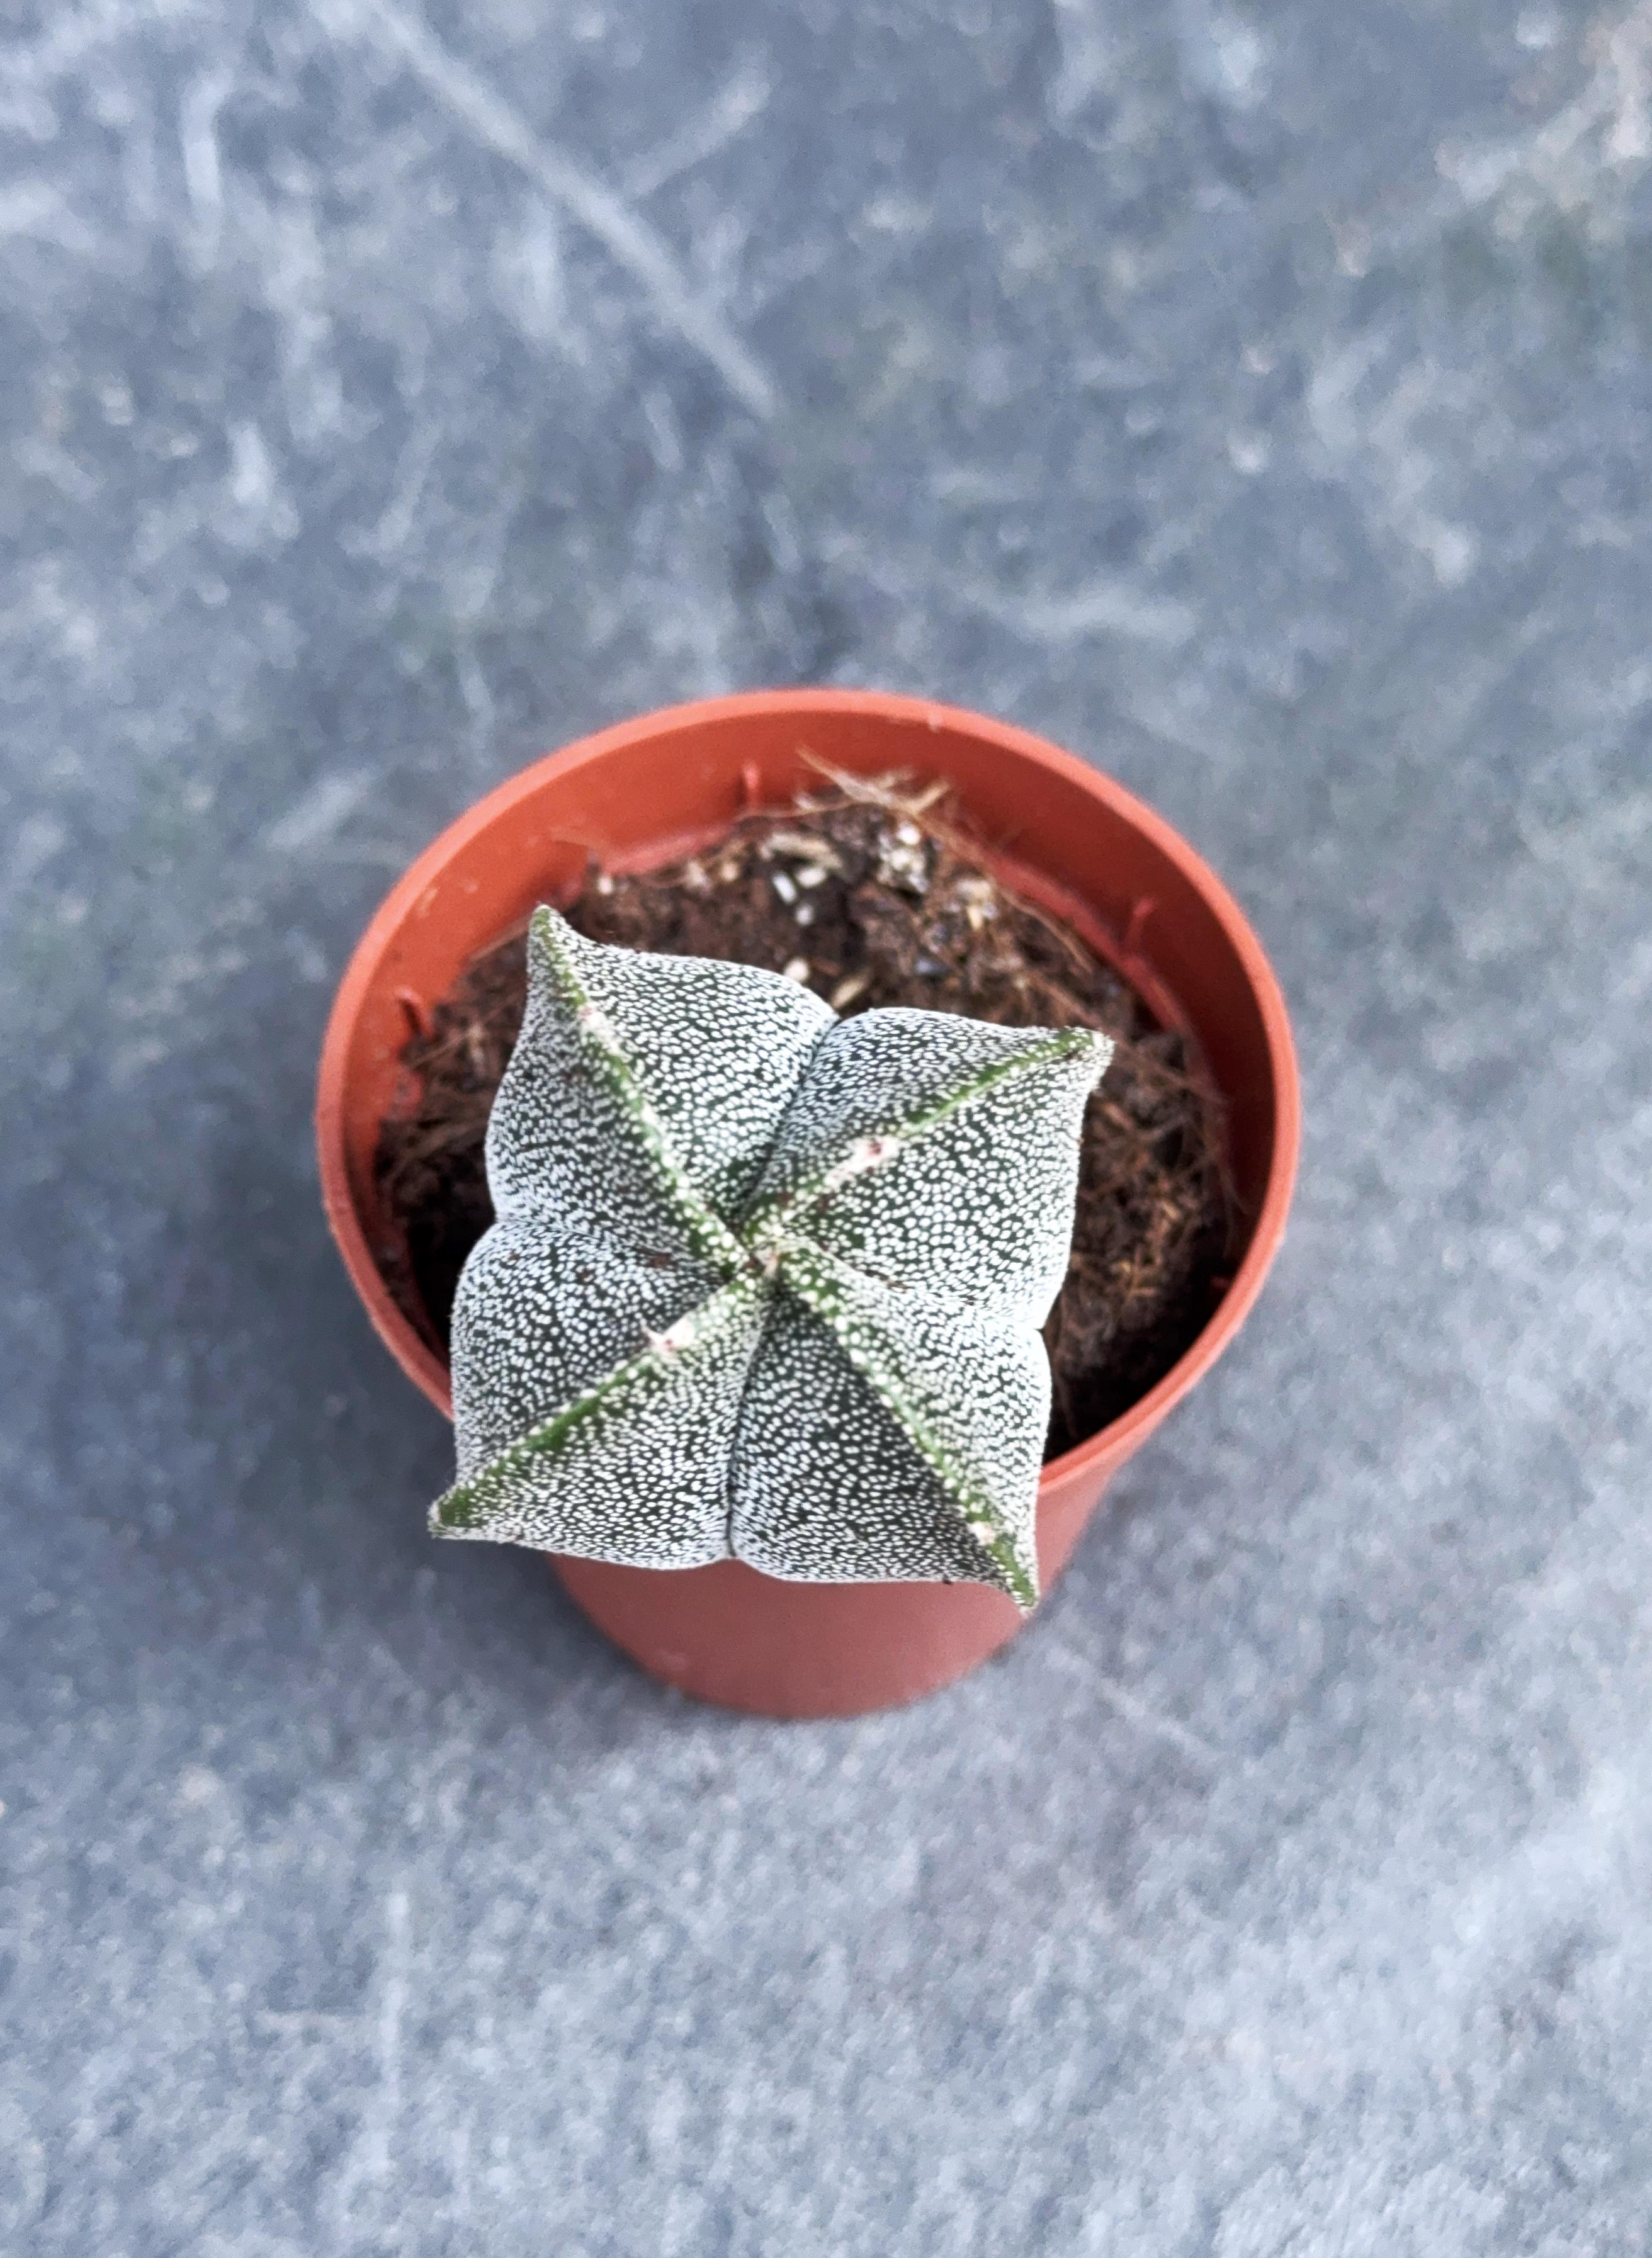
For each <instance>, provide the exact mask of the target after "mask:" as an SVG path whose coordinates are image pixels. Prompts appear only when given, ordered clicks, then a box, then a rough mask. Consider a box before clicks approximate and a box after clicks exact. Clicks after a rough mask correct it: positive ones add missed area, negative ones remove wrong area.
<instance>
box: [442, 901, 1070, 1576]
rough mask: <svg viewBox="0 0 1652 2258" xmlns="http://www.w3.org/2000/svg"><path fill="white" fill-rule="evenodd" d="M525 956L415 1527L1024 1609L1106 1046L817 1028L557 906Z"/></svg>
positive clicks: (902, 1020) (716, 967)
mask: <svg viewBox="0 0 1652 2258" xmlns="http://www.w3.org/2000/svg"><path fill="white" fill-rule="evenodd" d="M528 962H529V983H528V1006H527V1012H526V1015H525V1017H524V1019H523V1026H522V1033H521V1034H520V1035H519V1037H518V1038H517V1041H516V1049H515V1051H514V1053H513V1054H512V1056H511V1061H510V1064H509V1068H508V1069H507V1070H506V1073H505V1077H504V1080H503V1082H502V1083H501V1085H500V1089H499V1094H498V1096H497V1097H496V1099H495V1104H494V1110H493V1114H492V1117H491V1119H490V1121H489V1125H488V1185H489V1189H490V1190H491V1192H492V1195H493V1200H494V1207H495V1222H494V1224H493V1225H492V1226H491V1228H490V1229H489V1230H488V1232H486V1233H485V1234H484V1236H483V1237H482V1239H481V1240H480V1241H479V1242H478V1244H477V1246H475V1248H474V1250H473V1252H472V1253H471V1256H470V1259H469V1260H468V1261H467V1263H466V1267H465V1272H464V1275H463V1277H462V1278H461V1279H460V1282H459V1294H458V1298H457V1300H456V1301H455V1303H454V1307H453V1323H452V1365H453V1418H454V1428H455V1433H456V1437H457V1441H458V1454H459V1468H458V1472H459V1479H458V1480H457V1481H456V1483H455V1484H454V1486H453V1488H452V1489H450V1490H449V1491H448V1492H447V1493H446V1495H445V1496H444V1497H442V1498H440V1499H438V1502H436V1504H435V1505H434V1506H432V1508H431V1530H432V1531H433V1532H434V1533H435V1534H436V1535H438V1536H442V1537H474V1538H482V1539H490V1540H495V1541H499V1542H504V1543H510V1544H527V1545H532V1546H534V1547H537V1548H538V1549H539V1550H542V1551H552V1552H567V1553H573V1554H578V1555H580V1556H582V1557H584V1558H587V1559H606V1560H616V1561H622V1562H625V1563H628V1564H630V1565H631V1566H639V1567H653V1568H687V1567H697V1566H702V1565H704V1564H705V1563H706V1562H708V1561H711V1560H718V1559H727V1558H729V1557H730V1556H732V1557H734V1558H737V1559H743V1560H745V1561H748V1562H749V1563H750V1564H751V1566H753V1567H756V1568H759V1569H761V1570H763V1571H764V1572H765V1573H767V1574H769V1575H773V1576H780V1577H787V1578H791V1579H794V1580H805V1581H815V1582H830V1583H844V1582H860V1581H870V1580H908V1579H915V1580H928V1581H943V1582H958V1581H972V1582H977V1583H985V1584H992V1585H995V1586H997V1587H999V1588H1000V1590H1003V1591H1006V1592H1008V1593H1009V1594H1011V1596H1012V1597H1013V1598H1014V1599H1015V1601H1016V1602H1017V1603H1018V1604H1019V1605H1020V1606H1022V1607H1023V1608H1030V1607H1031V1606H1033V1605H1034V1604H1035V1603H1036V1600H1037V1596H1038V1565H1037V1553H1036V1544H1035V1530H1034V1521H1035V1515H1036V1501H1037V1489H1038V1474H1039V1467H1040V1464H1041V1459H1042V1453H1043V1437H1044V1431H1045V1428H1046V1425H1047V1424H1048V1420H1049V1411H1050V1372H1049V1366H1048V1362H1047V1360H1046V1359H1045V1355H1044V1350H1043V1341H1042V1340H1041V1338H1040V1337H1039V1327H1040V1326H1041V1324H1043V1319H1044V1317H1046V1315H1047V1314H1048V1312H1049V1310H1050V1303H1052V1302H1053V1300H1054V1299H1055V1296H1056V1294H1057V1290H1058V1289H1059V1287H1060V1284H1061V1280H1062V1275H1063V1273H1064V1271H1065V1267H1066V1259H1067V1251H1068V1246H1069V1242H1070V1240H1071V1237H1072V1211H1073V1201H1074V1196H1075V1190H1076V1186H1077V1178H1078V1156H1079V1127H1080V1124H1081V1121H1082V1118H1083V1112H1084V1105H1085V1101H1086V1097H1088V1095H1089V1093H1090V1091H1091V1090H1092V1089H1093V1087H1094V1085H1095V1083H1096V1082H1097V1080H1098V1079H1099V1077H1100V1075H1101V1074H1102V1072H1103V1071H1104V1070H1105V1069H1106V1066H1107V1060H1108V1058H1109V1057H1110V1055H1111V1054H1112V1045H1111V1044H1110V1042H1109V1041H1108V1040H1107V1037H1106V1036H1105V1035H1100V1034H1096V1033H1092V1032H1091V1031H1090V1030H1088V1029H1086V1028H1069V1029H1065V1030H1061V1031H1058V1032H1055V1031H1050V1030H1048V1029H1042V1028H1022V1027H1000V1026H988V1025H986V1023H985V1022H982V1021H978V1020H973V1019H959V1018H957V1017H954V1016H952V1015H951V1014H949V1013H945V1012H921V1011H908V1010H892V1011H873V1012H863V1013H861V1014H860V1015H859V1016H858V1018H856V1019H838V1018H837V1015H836V1014H835V1013H834V1012H832V1011H831V1010H830V1007H829V1006H828V1005H826V1004H825V1003H823V1002H822V1000H821V998H819V997H817V996H815V995H814V994H812V993H811V992H810V991H809V990H808V989H806V988H803V987H801V986H799V985H798V984H797V983H794V982H793V981H790V980H787V979H783V978H782V977H780V976H779V975H778V974H775V973H772V972H765V971H761V970H759V969H757V968H755V967H753V966H751V965H741V964H724V963H720V962H710V961H709V960H706V959H702V958H697V957H678V956H657V955H640V954H637V953H636V952H634V951H632V950H630V949H623V948H605V947H603V946H602V945H601V944H599V943H597V942H595V941H587V940H585V939H584V938H583V937H582V936H581V935H580V934H577V933H575V932H574V931H573V927H571V926H569V925H568V924H567V922H566V920H565V919H563V918H561V917H560V916H559V915H558V913H557V912H555V911H554V910H552V909H545V908H542V909H539V910H538V911H536V912H535V913H534V918H533V921H532V925H531V927H530V934H529V946H528Z"/></svg>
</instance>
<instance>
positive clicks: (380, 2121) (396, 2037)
mask: <svg viewBox="0 0 1652 2258" xmlns="http://www.w3.org/2000/svg"><path fill="white" fill-rule="evenodd" d="M384 1918H385V1926H386V1928H387V1930H388V1935H387V1937H386V1940H385V1947H384V1963H383V1988H382V1991H381V1995H380V2000H379V2032H378V2049H377V2051H378V2057H379V2062H378V2067H379V2086H378V2091H377V2094H376V2095H375V2097H374V2109H373V2117H372V2121H371V2123H370V2124H369V2126H368V2127H367V2172H368V2175H369V2176H370V2177H372V2178H374V2179H375V2180H388V2178H389V2176H390V2162H391V2156H390V2148H391V2142H392V2140H393V2138H394V2135H395V2122H396V2119H397V2118H398V2117H399V2116H400V2115H401V2112H402V2020H403V2018H404V2017H405V2015H406V2013H407V2000H408V1979H409V1972H410V1963H411V1958H412V1952H411V1921H410V1918H409V1904H408V1894H407V1892H406V1891H405V1890H400V1889H397V1890H392V1891H391V1892H390V1893H389V1895H388V1898H387V1899H385V1901H384Z"/></svg>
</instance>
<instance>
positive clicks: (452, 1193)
mask: <svg viewBox="0 0 1652 2258" xmlns="http://www.w3.org/2000/svg"><path fill="white" fill-rule="evenodd" d="M564 913H565V915H566V917H567V919H568V920H569V922H570V923H571V924H572V925H573V926H574V927H577V929H578V930H579V931H580V932H581V933H583V934H586V935H587V937H588V938H589V939H591V940H593V941H609V942H616V943H618V944H620V945H621V946H623V947H626V948H644V949H657V950H663V951H665V952H666V953H667V954H672V955H690V956H710V957H721V958H724V959H728V960H731V961H733V962H737V963H743V964H761V965H765V966H766V967H768V968H769V969H771V970H773V971H778V972H786V973H788V974H789V975H790V976H792V977H793V978H794V979H796V980H799V981H802V982H805V983H807V984H808V986H810V987H812V988H813V989H815V991H816V992H817V993H818V994H820V995H822V996H823V997H825V998H826V999H827V1001H828V1002H829V1003H830V1005H832V1007H833V1009H834V1010H835V1011H837V1012H840V1013H843V1014H845V1015H849V1014H853V1013H855V1012H863V1011H867V1010H870V1009H872V1007H873V1006H874V1005H896V1004H907V1005H921V1006H922V1007H923V1008H925V1009H928V1010H930V1011H938V1012H960V1013H963V1014H965V1016H967V1017H969V1018H972V1019H989V1020H993V1021H996V1022H997V1023H998V1024H1000V1026H1042V1027H1071V1026H1086V1027H1098V1028H1100V1029H1101V1030H1102V1032H1103V1033H1107V1034H1108V1035H1111V1036H1112V1037H1113V1039H1114V1043H1115V1045H1116V1046H1117V1047H1116V1049H1115V1051H1114V1058H1113V1062H1112V1065H1111V1066H1110V1067H1109V1069H1108V1070H1107V1076H1106V1079H1105V1081H1104V1082H1103V1083H1102V1085H1101V1087H1100V1090H1097V1092H1096V1093H1095V1095H1094V1096H1093V1097H1092V1099H1091V1101H1090V1104H1089V1108H1088V1111H1087V1112H1086V1118H1085V1126H1084V1137H1083V1146H1082V1153H1081V1159H1080V1168H1079V1201H1078V1212H1077V1219H1076V1224H1075V1228H1074V1232H1073V1241H1072V1257H1071V1260H1070V1262H1069V1265H1068V1270H1067V1275H1066V1280H1065V1284H1064V1285H1063V1288H1062V1290H1061V1293H1060V1296H1059V1297H1058V1298H1057V1303H1056V1305H1055V1308H1054V1310H1052V1311H1051V1313H1050V1320H1049V1323H1048V1324H1047V1325H1046V1326H1045V1328H1044V1338H1045V1342H1046V1345H1047V1346H1048V1348H1049V1351H1050V1370H1051V1376H1052V1381H1053V1411H1052V1416H1051V1421H1050V1436H1049V1441H1048V1445H1047V1452H1046V1455H1048V1456H1050V1457H1054V1456H1056V1455H1057V1453H1059V1452H1062V1451H1065V1450H1067V1449H1070V1448H1071V1447H1072V1445H1074V1444H1075V1443H1078V1442H1080V1441H1082V1440H1083V1439H1084V1438H1086V1436H1088V1435H1092V1434H1093V1433H1095V1431H1097V1429H1098V1428H1100V1427H1102V1426H1105V1425H1106V1424H1107V1421H1108V1420H1110V1419H1113V1418H1115V1417H1118V1415H1119V1414H1120V1413H1121V1412H1122V1411H1124V1410H1126V1409H1128V1408H1129V1405H1130V1404H1131V1403H1133V1402H1136V1399H1137V1398H1138V1397H1139V1396H1141V1395H1143V1394H1144V1393H1145V1392H1146V1390H1147V1389H1148V1388H1150V1387H1151V1386H1152V1385H1153V1384H1154V1382H1155V1381H1157V1380H1158V1379H1160V1378H1161V1377H1162V1376H1163V1374H1164V1373H1165V1372H1167V1371H1168V1370H1169V1368H1170V1367H1171V1365H1172V1364H1173V1363H1174V1362H1175V1361H1176V1359H1177V1358H1178V1356H1179V1355H1180V1354H1181V1353H1182V1352H1183V1350H1184V1349H1185V1348H1186V1347H1187V1346H1189V1345H1190V1343H1191V1342H1192V1340H1193V1338H1194V1336H1195V1335H1196V1334H1197V1333H1198V1332H1199V1331H1200V1328H1201V1327H1202V1325H1203V1324H1204V1323H1205V1321H1206V1319H1207V1317H1208V1316H1209V1315H1210V1312H1211V1310H1212V1309H1213V1308H1214V1303H1215V1301H1216V1299H1217V1298H1218V1296H1219V1295H1220V1292H1221V1287H1222V1286H1223V1285H1224V1284H1225V1282H1226V1273H1227V1270H1228V1264H1229V1260H1230V1242H1231V1234H1232V1228H1233V1214H1232V1202H1231V1198H1230V1196H1229V1194H1228V1188H1227V1182H1226V1175H1225V1170H1224V1168H1223V1166H1222V1161H1221V1122H1220V1119H1219V1117H1218V1112H1217V1107H1216V1102H1215V1100H1214V1097H1213V1096H1212V1095H1211V1093H1210V1091H1209V1090H1208V1089H1207V1086H1206V1085H1205V1083H1204V1082H1203V1080H1202V1078H1201V1077H1200V1076H1199V1075H1198V1074H1197V1073H1196V1072H1195V1071H1194V1070H1193V1063H1192V1062H1190V1060H1189V1059H1188V1057H1187V1055H1186V1046H1185V1045H1184V1043H1183V1040H1182V1038H1181V1037H1180V1036H1179V1035H1178V1034H1177V1033H1174V1032H1172V1031H1171V1030H1167V1029H1164V1028H1161V1027H1158V1026H1156V1025H1155V1024H1154V1022H1153V1020H1152V1019H1151V1016H1150V1013H1149V1012H1148V1011H1147V1009H1146V1007H1145V1006H1144V1005H1143V1002H1142V1000H1141V998H1139V997H1138V996H1137V995H1136V991H1135V990H1134V989H1132V988H1131V987H1130V986H1129V983H1128V982H1126V981H1124V980H1123V979H1122V978H1121V977H1120V976H1119V975H1118V974H1117V973H1115V972H1114V971H1113V970H1112V969H1111V968H1110V967H1108V966H1107V965H1106V964H1103V963H1102V962H1100V961H1099V960H1098V959H1097V958H1096V957H1095V956H1093V955H1092V954H1091V952H1090V951H1089V950H1088V949H1087V948H1085V947H1084V946H1083V944H1082V943H1081V942H1080V941H1079V940H1078V939H1077V938H1076V936H1075V935H1073V934H1071V933H1069V932H1067V931H1066V930H1065V928H1064V927H1060V926H1059V925H1057V924H1056V923H1055V922H1053V921H1052V920H1050V919H1049V918H1047V917H1045V916H1043V914H1042V913H1041V912H1039V911H1037V910H1036V909H1034V908H1032V907H1031V906H1029V905H1028V904H1026V903H1023V902H1021V901H1018V900H1016V899H1015V898H1014V897H1013V896H1011V895H1009V894H1008V893H1007V892H1006V891H1004V889H1003V888H1002V887H1001V886H1000V884H998V882H997V881H996V880H995V879H994V878H993V877H992V875H991V874H990V872H989V871H987V870H986V869H985V868H984V867H983V864H982V862H981V860H980V850H979V848H978V847H976V846H975V845H974V844H973V843H972V841H970V840H969V838H968V836H967V835H966V834H965V833H963V832H962V831H960V830H959V829H958V827H957V826H956V825H955V823H954V822H953V821H951V820H950V818H949V814H948V811H947V809H946V806H945V803H944V800H943V797H942V795H941V794H940V793H939V792H937V791H936V788H934V787H930V788H929V790H928V791H927V792H926V791H916V792H915V791H912V790H910V789H908V788H905V787H904V786H903V785H901V782H900V781H899V780H898V779H886V780H883V781H879V782H868V781H867V780H866V779H864V778H854V779H851V778H830V780H823V781H822V787H821V789H820V790H819V791H818V792H812V793H810V794H808V795H806V796H805V797H804V798H803V799H800V800H799V802H798V803H797V805H796V806H794V807H793V808H790V809H787V810H785V811H783V812H780V813H776V812H774V811H765V812H762V813H754V814H752V815H750V816H747V817H746V818H744V820H742V821H740V822H739V823H738V824H737V825H736V826H735V827H734V828H733V829H732V830H731V831H730V834H729V836H728V838H727V839H726V840H724V841H723V842H722V843H721V844H720V845H719V846H718V847H716V849H712V850H710V851H709V852H708V853H706V854H704V855H702V856H697V857H694V858H693V859H691V860H690V861H687V862H685V863H677V864H674V865H673V866H671V867H670V868H668V869H666V870H655V871H651V872H648V873H647V874H645V875H644V876H641V877H614V876H612V875H610V874H609V873H607V872H605V871H602V870H599V869H595V868H594V869H593V870H591V871H590V872H589V873H588V874H587V878H586V882H585V884H584V885H583V887H582V889H581V891H580V893H579V895H578V896H577V898H575V899H574V900H573V901H572V902H570V903H567V904H566V905H564ZM526 983H527V973H526V944H525V934H524V933H516V934H510V935H508V936H506V937H505V938H504V939H503V940H502V941H499V942H497V943H495V946H494V947H493V948H489V949H487V950H485V951H484V952H482V954H481V955H479V956H477V957H476V958H475V959H474V961H473V962H472V964H471V965H470V967H469V968H468V969H467V971H466V975H465V977H464V979H463V980H462V981H461V982H460V983H459V987H458V988H457V989H456V990H455V991H454V993H453V994H452V996H450V997H449V998H447V999H446V1000H445V1002H443V1003H442V1004H440V1005H438V1006H437V1007H436V1010H435V1012H433V1014H432V1015H431V1024H430V1026H428V1028H426V1029H424V1030H422V1031H420V1032H417V1033H414V1034H413V1035H412V1036H411V1038H410V1039H409V1042H408V1045H407V1047H406V1050H405V1053H404V1058H405V1062H406V1064H407V1066H408V1068H409V1078H410V1085H411V1088H412V1090H413V1092H414V1096H413V1098H412V1102H411V1103H410V1104H409V1105H408V1106H407V1107H406V1108H405V1109H404V1110H402V1111H398V1112H397V1114H396V1115H395V1116H394V1117H393V1118H391V1119H390V1120H388V1121H387V1122H386V1124H385V1125H384V1130H383V1133H382V1136H381V1144H380V1150H379V1159H378V1173H379V1186H380V1192H381V1198H382V1200H383V1202H384V1206H385V1211H386V1215H387V1218H388V1223H389V1225H390V1230H391V1240H390V1243H389V1245H388V1246H387V1247H386V1248H385V1250H384V1251H383V1257H382V1259H383V1260H384V1266H385V1268H386V1273H387V1276H388V1280H389V1283H390V1285H391V1287H392V1289H393V1290H394V1291H395V1294H396V1296H397V1299H398V1300H399V1301H400V1302H401V1303H402V1307H403V1309H404V1310H406V1311H407V1313H408V1315H409V1317H412V1319H413V1320H414V1322H415V1323H416V1324H419V1325H420V1326H421V1327H422V1329H424V1330H425V1331H429V1332H432V1333H433V1334H434V1336H435V1337H436V1338H437V1339H438V1340H439V1341H440V1342H442V1343H443V1344H444V1345H445V1340H446V1336H447V1325H448V1319H449V1314H450V1312H451V1310H452V1299H453V1290H454V1288H455V1286H456V1284H457V1282H458V1279H459V1270H460V1269H461V1267H463V1264H464V1260H465V1257H466V1255H467V1254H468V1253H469V1252H470V1249H471V1248H472V1246H474V1245H475V1243H476V1241H477V1239H479V1238H480V1237H481V1234H482V1232H484V1231H485V1230H486V1229H487V1227H488V1224H489V1223H490V1222H491V1220H492V1217H493V1209H492V1205H491V1203H490V1201H489V1199H488V1183H487V1176H486V1173H485V1169H484V1166H483V1158H482V1147H483V1140H484V1137H485V1135H486V1132H487V1126H488V1111H489V1109H490V1107H491V1105H492V1104H493V1098H494V1093H495V1090H497V1088H498V1086H499V1082H500V1078H501V1076H502V1074H503V1072H504V1069H505V1063H506V1061H507V1060H508V1059H509V1055H510V1050H511V1046H512V1044H513V1043H514V1042H515V1040H516V1031H517V1028H518V1027H519V1026H520V1025H521V1021H522V1013H523V1000H524V997H525V993H526Z"/></svg>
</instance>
